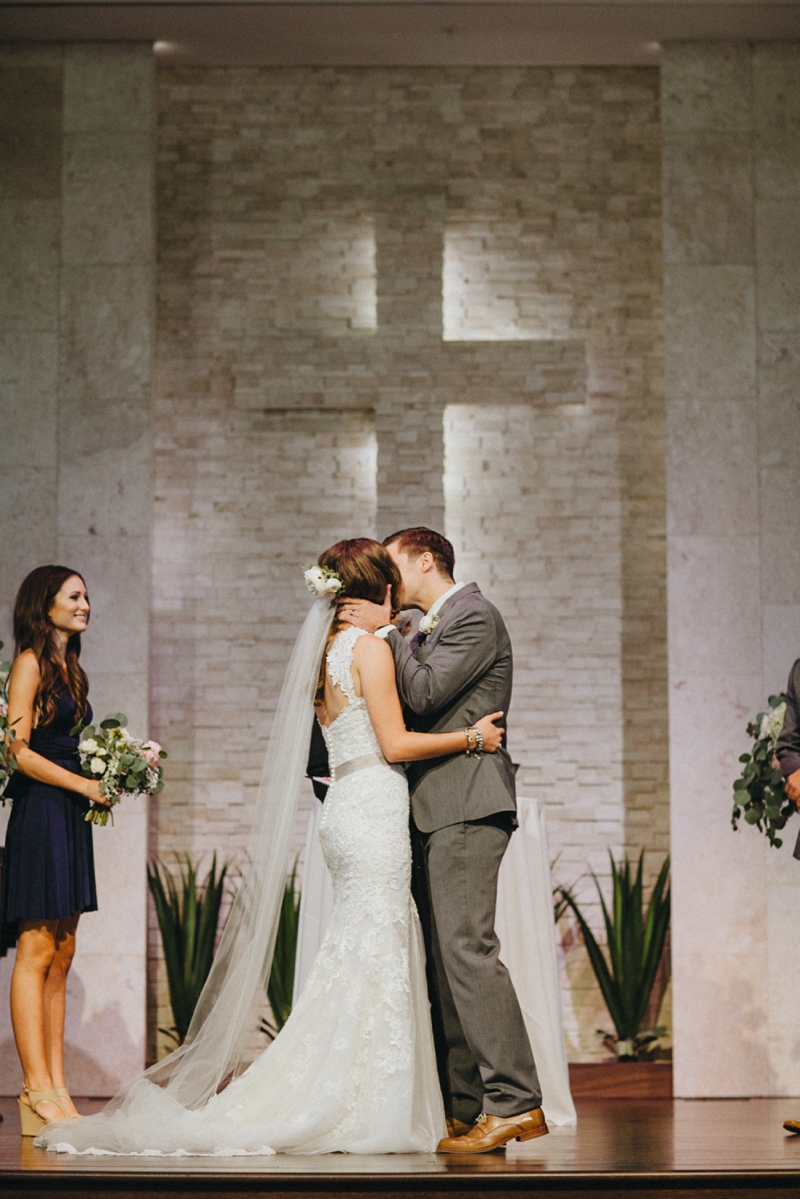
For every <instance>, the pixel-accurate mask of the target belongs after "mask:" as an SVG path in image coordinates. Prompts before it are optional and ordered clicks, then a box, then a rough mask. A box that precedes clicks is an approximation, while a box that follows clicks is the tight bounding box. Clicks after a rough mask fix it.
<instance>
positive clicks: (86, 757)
mask: <svg viewBox="0 0 800 1199" xmlns="http://www.w3.org/2000/svg"><path fill="white" fill-rule="evenodd" d="M127 723H128V718H127V716H123V714H122V713H121V712H115V713H114V714H113V715H111V716H107V717H106V718H105V720H102V721H101V722H100V725H99V727H98V728H95V726H94V725H91V724H90V725H89V727H88V728H86V729H84V730H83V733H82V738H81V741H80V742H79V744H78V756H79V758H80V763H81V770H82V771H83V773H84V774H85V775H87V776H88V778H93V779H96V780H97V781H98V782H99V783H100V791H101V793H102V794H103V795H104V796H105V798H106V799H107V800H108V805H109V806H108V807H95V806H92V807H91V808H90V809H89V811H88V812H87V813H86V817H85V818H86V820H88V821H90V822H91V823H92V824H107V823H108V818H109V816H110V815H111V808H113V807H114V806H115V805H116V804H118V803H119V801H120V799H121V798H122V796H123V795H126V794H127V795H157V794H158V793H159V791H162V790H163V789H164V768H163V766H162V765H161V760H162V758H166V756H167V755H166V752H165V751H164V750H163V749H162V748H161V746H160V745H159V744H158V742H157V741H139V740H137V738H136V737H132V736H131V735H130V733H129V732H128V729H127V727H126V726H127ZM76 731H77V730H76ZM112 824H113V816H112Z"/></svg>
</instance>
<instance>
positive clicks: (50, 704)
mask: <svg viewBox="0 0 800 1199" xmlns="http://www.w3.org/2000/svg"><path fill="white" fill-rule="evenodd" d="M73 575H75V576H76V578H79V579H80V580H81V582H82V583H83V585H84V587H85V586H86V583H85V580H84V578H83V576H82V575H81V573H80V571H77V570H70V569H69V568H68V567H66V566H37V567H36V569H35V570H32V571H31V573H30V574H29V575H28V576H27V578H25V579H24V580H23V583H22V586H21V587H20V589H19V591H18V592H17V599H16V602H15V604H14V642H15V645H14V657H15V658H16V657H18V655H19V654H21V653H23V651H24V650H26V649H32V650H33V652H34V653H35V654H36V659H37V661H38V663H39V674H40V681H39V688H38V690H37V692H36V702H35V712H36V714H37V715H38V717H39V725H40V726H42V727H44V726H45V725H48V724H51V723H52V721H53V720H54V719H55V716H56V711H57V708H56V699H57V698H58V696H59V695H63V693H64V691H65V690H66V691H68V692H69V694H70V695H71V696H72V699H73V700H74V701H75V709H76V711H75V721H76V723H77V722H78V721H79V720H83V718H84V717H85V715H86V709H87V697H88V695H89V680H88V679H87V677H86V672H85V671H84V669H83V667H82V666H81V664H80V662H79V661H78V659H79V658H80V656H81V635H80V633H73V634H72V636H71V637H70V639H69V641H68V642H67V648H66V654H65V659H66V660H65V662H64V663H63V664H62V662H61V658H60V655H59V652H58V645H57V642H56V638H55V629H54V628H53V625H52V623H51V621H50V615H49V614H50V609H51V608H52V606H53V601H54V600H55V598H56V596H57V595H58V593H59V591H60V590H61V588H62V587H63V585H64V583H65V582H66V581H67V579H69V578H71V577H72V576H73Z"/></svg>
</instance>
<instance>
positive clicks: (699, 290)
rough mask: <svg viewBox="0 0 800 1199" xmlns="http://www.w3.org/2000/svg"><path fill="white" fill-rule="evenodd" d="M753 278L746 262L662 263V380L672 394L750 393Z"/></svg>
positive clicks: (716, 396) (752, 386)
mask: <svg viewBox="0 0 800 1199" xmlns="http://www.w3.org/2000/svg"><path fill="white" fill-rule="evenodd" d="M754 284H755V280H754V272H753V270H752V268H751V267H748V266H669V267H667V268H666V270H665V276H664V301H665V327H666V386H667V393H668V395H669V396H670V397H671V398H674V399H682V400H689V399H700V398H706V399H717V400H724V399H729V398H730V397H731V396H741V397H745V396H748V395H753V394H754V390H755V364H756V342H755V294H754V292H755V287H754Z"/></svg>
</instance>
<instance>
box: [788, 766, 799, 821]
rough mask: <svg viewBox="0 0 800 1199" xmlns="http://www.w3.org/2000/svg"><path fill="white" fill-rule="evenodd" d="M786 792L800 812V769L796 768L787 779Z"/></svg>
mask: <svg viewBox="0 0 800 1199" xmlns="http://www.w3.org/2000/svg"><path fill="white" fill-rule="evenodd" d="M786 794H787V795H788V796H789V799H791V801H792V802H793V803H794V805H795V807H796V808H797V810H798V812H800V770H795V772H794V774H790V775H789V777H788V779H787V780H786Z"/></svg>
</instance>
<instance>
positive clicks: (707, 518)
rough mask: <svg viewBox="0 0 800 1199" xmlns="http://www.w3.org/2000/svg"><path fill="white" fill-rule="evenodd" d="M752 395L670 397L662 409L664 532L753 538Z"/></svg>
mask: <svg viewBox="0 0 800 1199" xmlns="http://www.w3.org/2000/svg"><path fill="white" fill-rule="evenodd" d="M757 441H758V407H757V404H756V402H755V399H752V398H748V399H744V400H733V399H731V400H714V401H708V400H705V399H697V400H674V401H673V402H672V403H671V404H670V406H669V411H668V413H667V447H668V448H667V478H668V480H669V488H668V508H667V532H668V534H669V535H671V536H673V535H674V536H686V535H700V536H704V537H734V536H740V537H756V536H758V533H759V530H760V526H759V490H758V488H759V483H758V456H757V454H755V453H754V449H753V447H754V446H755V445H756V444H757Z"/></svg>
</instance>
